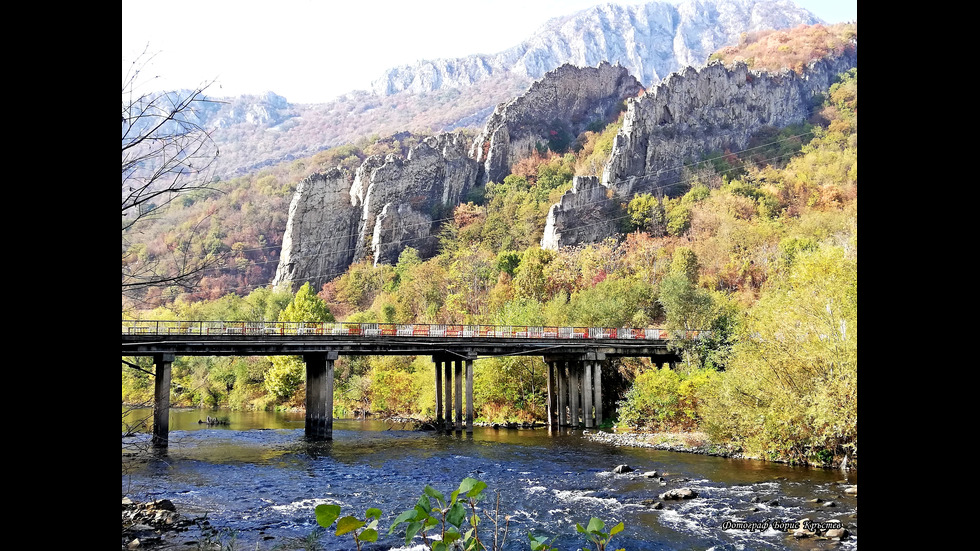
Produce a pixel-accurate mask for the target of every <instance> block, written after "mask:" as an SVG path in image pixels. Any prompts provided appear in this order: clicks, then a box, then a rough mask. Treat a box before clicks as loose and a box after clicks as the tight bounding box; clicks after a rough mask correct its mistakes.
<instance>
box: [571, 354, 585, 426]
mask: <svg viewBox="0 0 980 551" xmlns="http://www.w3.org/2000/svg"><path fill="white" fill-rule="evenodd" d="M568 365H569V368H570V369H569V377H568V378H569V379H570V380H569V384H568V387H569V390H570V391H571V401H572V411H571V423H569V424H570V425H571V426H572V427H575V428H578V427H579V425H580V420H579V411H578V409H579V407H580V402H581V400H580V398H581V396H582V392H581V389H580V388H579V385H580V384H581V379H582V375H581V371H582V362H568Z"/></svg>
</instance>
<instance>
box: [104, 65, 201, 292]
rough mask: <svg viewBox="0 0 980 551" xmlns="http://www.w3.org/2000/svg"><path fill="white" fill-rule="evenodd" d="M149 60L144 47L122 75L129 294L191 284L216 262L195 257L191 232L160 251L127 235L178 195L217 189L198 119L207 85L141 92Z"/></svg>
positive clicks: (125, 252) (126, 287)
mask: <svg viewBox="0 0 980 551" xmlns="http://www.w3.org/2000/svg"><path fill="white" fill-rule="evenodd" d="M152 58H153V56H152V55H149V54H148V52H147V50H144V51H143V53H142V54H141V55H140V56H138V57H137V59H136V60H134V61H133V62H132V64H131V66H129V67H128V68H126V69H124V73H123V79H122V144H121V154H122V232H123V243H122V245H123V248H122V260H123V262H122V289H123V291H124V293H126V292H129V293H131V294H139V292H141V291H145V290H146V289H147V288H149V287H158V286H171V285H179V286H182V287H185V288H188V287H191V286H193V285H194V284H195V283H196V282H197V281H199V279H200V277H201V276H203V274H204V271H205V270H206V269H208V268H210V267H212V266H214V265H215V264H216V263H217V262H219V260H220V259H219V258H216V257H215V256H214V255H206V256H204V257H203V258H202V257H201V255H200V254H199V253H198V254H192V247H191V246H190V242H191V241H192V240H193V239H195V238H196V237H197V236H196V235H192V236H191V237H189V238H188V239H186V240H183V241H181V242H178V243H174V244H171V245H170V246H169V250H168V251H163V252H162V254H161V251H146V250H143V251H133V250H130V249H131V247H130V243H129V239H128V238H127V232H133V231H135V230H134V227H135V226H136V225H137V224H139V223H140V222H143V221H145V220H147V219H149V218H150V217H152V216H153V215H154V214H156V213H159V212H162V211H163V207H165V206H167V205H168V204H170V203H171V202H172V201H173V200H174V199H176V198H177V197H179V196H180V195H181V194H184V193H187V192H190V191H194V190H213V189H214V188H212V187H211V186H210V184H211V182H212V180H213V178H214V169H215V165H216V161H217V159H218V154H219V151H218V147H217V145H216V144H215V142H214V140H213V139H212V137H211V132H210V131H208V130H207V129H206V128H205V127H204V126H203V124H202V122H201V121H203V120H204V119H203V116H202V115H203V112H202V110H203V109H205V108H207V107H210V105H209V104H213V103H218V102H215V101H213V100H210V99H208V98H207V97H206V96H205V91H206V90H207V88H208V87H209V86H210V85H211V84H212V82H206V83H204V84H202V85H201V86H199V87H197V88H195V89H193V90H183V91H179V92H159V91H154V92H141V89H144V88H146V87H148V86H149V85H150V83H151V82H152V80H153V79H152V78H150V79H146V80H145V82H144V79H143V77H142V73H143V70H144V68H145V67H146V66H147V64H148V63H149V62H150V61H151V60H152Z"/></svg>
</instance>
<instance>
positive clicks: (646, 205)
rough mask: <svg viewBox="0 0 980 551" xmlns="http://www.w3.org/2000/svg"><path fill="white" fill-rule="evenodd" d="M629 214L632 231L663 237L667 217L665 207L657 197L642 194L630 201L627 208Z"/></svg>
mask: <svg viewBox="0 0 980 551" xmlns="http://www.w3.org/2000/svg"><path fill="white" fill-rule="evenodd" d="M626 212H627V214H629V218H628V220H629V223H630V229H631V230H633V229H636V230H640V231H645V232H650V233H652V234H653V235H656V236H660V235H663V229H664V224H665V223H666V220H667V217H666V214H665V213H664V207H663V205H661V204H660V201H659V200H657V198H656V197H654V196H653V195H651V194H649V193H640V194H637V195H636V196H635V197H633V199H632V200H630V202H629V204H628V205H627V207H626Z"/></svg>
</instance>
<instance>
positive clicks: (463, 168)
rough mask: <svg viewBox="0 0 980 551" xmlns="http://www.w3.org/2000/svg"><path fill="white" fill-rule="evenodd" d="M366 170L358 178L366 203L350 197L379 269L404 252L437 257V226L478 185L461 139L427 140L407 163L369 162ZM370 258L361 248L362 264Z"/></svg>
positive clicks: (474, 165) (457, 135) (445, 136)
mask: <svg viewBox="0 0 980 551" xmlns="http://www.w3.org/2000/svg"><path fill="white" fill-rule="evenodd" d="M365 165H366V166H367V168H366V169H365V170H364V171H363V172H362V171H359V175H358V180H359V186H360V189H364V188H365V187H366V191H365V192H364V193H363V200H362V202H361V203H358V199H359V198H360V197H361V195H360V194H354V193H353V191H354V190H353V189H352V198H353V199H354V200H353V203H354V204H355V206H357V205H360V206H361V216H360V221H359V233H360V235H361V236H364V237H367V236H370V253H371V254H372V256H373V258H374V262H375V264H378V263H386V264H393V263H395V262H396V261H397V260H398V255H399V254H401V252H402V250H404V249H405V248H406V247H413V248H415V249H418V251H419V254H421V255H422V256H423V257H427V256H432V255H434V254H435V253H436V246H437V244H438V240H437V239H436V237H435V235H433V234H432V230H433V223H434V222H436V221H437V220H440V219H441V218H443V217H445V216H447V215H449V214H451V213H452V209H453V208H454V207H455V206H456V205H458V204H459V203H460V202H461V200H462V198H463V196H464V194H465V193H466V192H467V191H468V190H469V188H470V187H472V185H473V183H474V182H475V181H476V176H477V170H478V166H477V163H476V161H474V160H473V159H470V158H469V157H468V156H467V141H466V139H465V138H464V136H463V134H462V133H454V134H441V135H439V136H436V137H430V138H426V139H425V140H423V141H422V142H420V143H419V144H418V145H417V146H415V147H413V148H412V149H411V150H410V151H409V153H408V157H407V158H405V159H402V158H400V157H397V156H393V155H389V156H388V157H386V158H385V160H384V162H383V163H379V160H378V159H373V160H372V159H368V160H366V161H365ZM354 187H355V188H357V187H358V186H354ZM362 243H363V240H362ZM366 255H367V251H366V250H364V249H361V248H358V250H357V259H358V260H359V259H361V258H364V257H365V256H366Z"/></svg>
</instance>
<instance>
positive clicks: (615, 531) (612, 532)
mask: <svg viewBox="0 0 980 551" xmlns="http://www.w3.org/2000/svg"><path fill="white" fill-rule="evenodd" d="M623 528H625V526H623V523H622V522H620V523H619V524H617V525H616V526H613V527H612V529H611V530H609V536H610V537H612V536H615V535H616V534H618V533H620V532H622V531H623Z"/></svg>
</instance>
